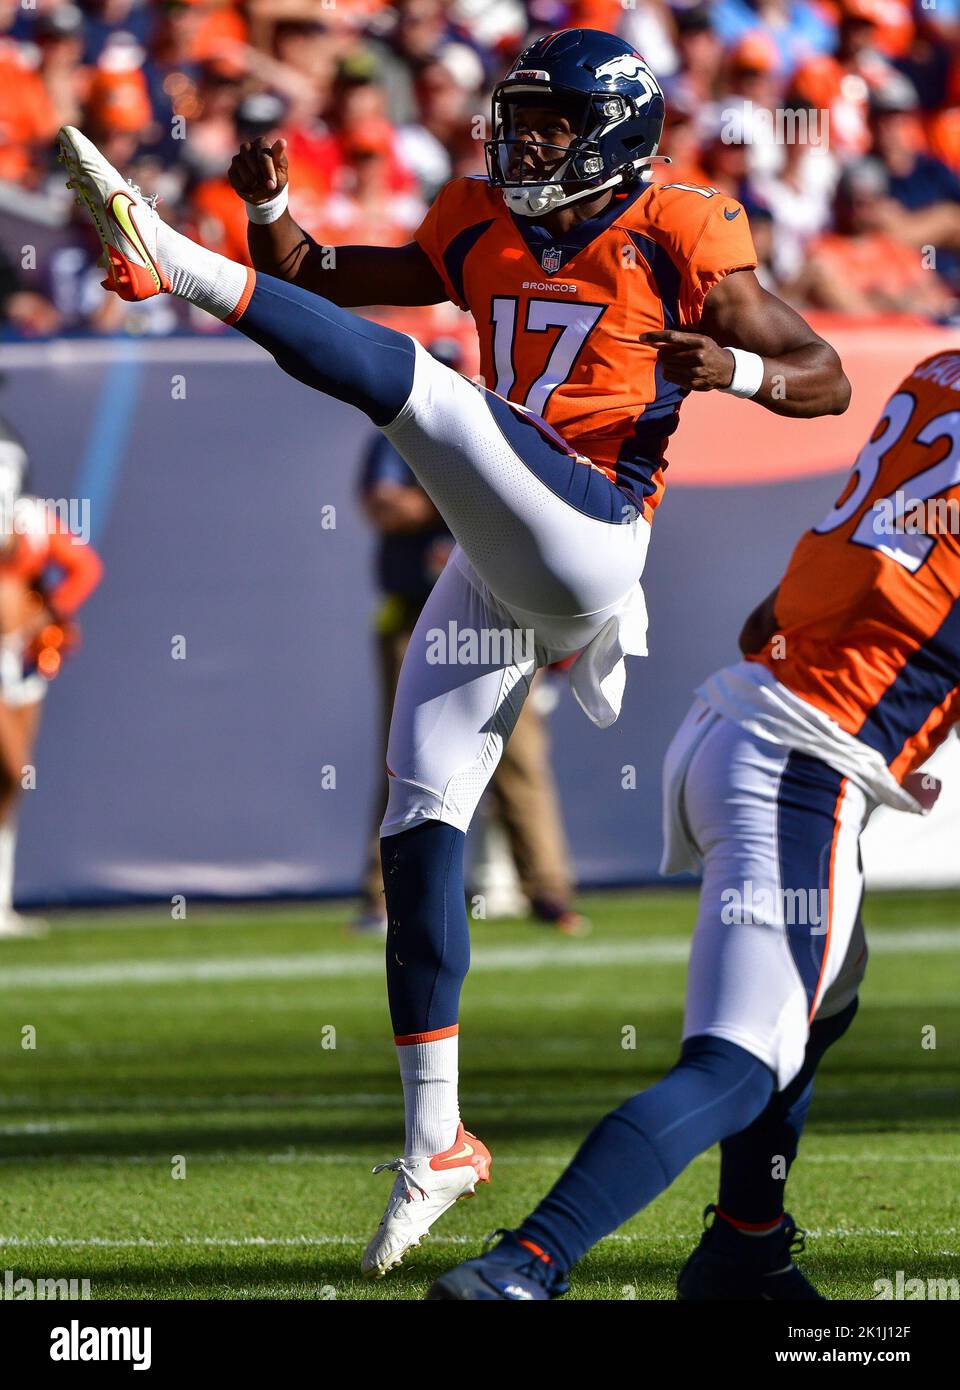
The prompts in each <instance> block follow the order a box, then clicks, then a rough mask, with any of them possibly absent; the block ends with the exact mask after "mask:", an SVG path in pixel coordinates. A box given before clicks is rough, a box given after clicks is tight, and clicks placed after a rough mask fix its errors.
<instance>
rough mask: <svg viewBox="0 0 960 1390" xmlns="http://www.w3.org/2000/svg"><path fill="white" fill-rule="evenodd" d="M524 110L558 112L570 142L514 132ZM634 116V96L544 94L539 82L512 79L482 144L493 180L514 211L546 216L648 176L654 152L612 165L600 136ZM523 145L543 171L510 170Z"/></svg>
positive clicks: (497, 95)
mask: <svg viewBox="0 0 960 1390" xmlns="http://www.w3.org/2000/svg"><path fill="white" fill-rule="evenodd" d="M521 109H526V110H530V109H535V110H556V111H557V112H558V113H560V114H562V115H564V116H565V117H566V118H567V120H568V121H569V122H570V125H571V127H572V129H573V131H574V135H573V138H572V139H571V140H570V143H569V144H568V145H556V144H551V143H549V142H547V141H542V140H541V141H536V140H532V139H530V137H529V136H518V135H515V134H513V131H514V130H515V129H516V125H517V121H516V114H517V111H518V110H521ZM634 114H636V108H635V104H634V102H633V101H632V99H631V98H630V97H627V96H623V95H619V94H616V93H594V94H592V95H590V96H587V97H585V96H584V95H583V94H582V93H579V92H572V91H570V92H568V91H552V92H545V91H544V90H543V88H542V87H539V86H532V85H531V86H527V85H521V84H513V83H511V84H510V86H509V87H507V86H506V84H504V85H502V86H500V87H498V88H497V89H496V91H495V92H494V97H493V123H494V138H493V139H492V140H488V141H487V142H486V144H485V145H484V152H485V154H486V159H487V174H488V177H489V179H490V182H491V183H492V184H494V185H495V186H496V187H498V188H501V189H503V196H504V201H505V202H506V204H507V206H508V207H509V208H510V209H511V211H512V212H515V213H517V214H519V215H520V216H524V217H542V216H544V215H545V214H546V213H548V212H552V211H554V209H556V208H561V207H565V206H567V205H568V204H569V203H573V202H577V201H579V200H580V199H582V198H589V197H591V196H596V194H598V193H602V192H603V191H604V190H605V189H608V188H613V187H615V186H617V185H619V184H627V183H633V182H634V181H636V180H637V179H645V178H646V179H649V177H650V174H649V165H650V164H652V163H653V158H654V156H653V155H652V154H647V155H645V156H642V157H639V158H636V159H633V160H631V159H629V158H628V159H627V160H625V161H624V162H623V163H621V164H620V165H619V166H618V167H617V168H615V169H613V168H609V167H608V166H607V161H606V160H605V159H604V156H603V153H602V151H601V146H600V139H601V136H606V135H607V134H609V133H610V132H612V131H614V130H615V129H616V127H617V126H618V125H620V124H622V123H623V122H625V121H627V120H629V119H630V117H631V116H633V115H634ZM521 147H526V148H527V149H528V150H529V151H532V153H533V156H534V159H535V161H536V162H538V163H539V164H540V165H542V166H544V167H543V168H542V169H536V170H534V171H530V172H525V171H524V170H523V168H522V167H521V168H519V169H512V168H511V166H512V165H513V164H514V162H515V160H516V156H517V153H518V152H520V151H521Z"/></svg>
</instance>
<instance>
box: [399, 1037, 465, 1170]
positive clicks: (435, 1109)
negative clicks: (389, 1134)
mask: <svg viewBox="0 0 960 1390" xmlns="http://www.w3.org/2000/svg"><path fill="white" fill-rule="evenodd" d="M458 1043H459V1038H458V1037H457V1035H456V1033H454V1034H453V1036H452V1037H449V1038H437V1039H435V1040H434V1041H432V1042H417V1043H398V1044H397V1060H398V1061H399V1063H400V1080H401V1081H402V1082H403V1108H404V1114H405V1116H406V1140H405V1144H406V1147H405V1149H404V1156H405V1157H407V1158H422V1157H425V1156H432V1155H433V1154H439V1153H444V1152H445V1151H446V1150H447V1149H449V1148H450V1146H451V1144H452V1143H453V1141H454V1139H456V1137H457V1126H458V1125H459V1124H460V1103H459V1100H458V1097H457V1081H458Z"/></svg>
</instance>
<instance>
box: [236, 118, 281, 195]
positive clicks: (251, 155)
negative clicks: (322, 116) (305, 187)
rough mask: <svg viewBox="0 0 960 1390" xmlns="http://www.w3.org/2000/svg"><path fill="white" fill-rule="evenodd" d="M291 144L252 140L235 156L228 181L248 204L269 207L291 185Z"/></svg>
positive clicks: (258, 139) (277, 141)
mask: <svg viewBox="0 0 960 1390" xmlns="http://www.w3.org/2000/svg"><path fill="white" fill-rule="evenodd" d="M288 174H289V170H288V169H287V142H286V140H274V142H273V144H272V145H271V144H269V143H268V142H267V141H266V140H265V139H264V138H263V136H262V135H261V136H259V137H258V138H257V139H256V140H248V141H246V143H245V144H243V145H241V146H240V148H239V150H238V151H237V153H236V154H235V155H234V156H233V160H232V161H231V164H230V168H229V170H228V171H227V177H228V178H229V180H230V185H231V187H232V188H233V191H234V192H235V193H239V194H240V197H241V198H243V200H244V202H247V203H268V202H269V201H270V199H271V198H275V197H276V196H277V194H278V193H279V192H280V190H281V189H282V188H285V187H286V185H287V178H288Z"/></svg>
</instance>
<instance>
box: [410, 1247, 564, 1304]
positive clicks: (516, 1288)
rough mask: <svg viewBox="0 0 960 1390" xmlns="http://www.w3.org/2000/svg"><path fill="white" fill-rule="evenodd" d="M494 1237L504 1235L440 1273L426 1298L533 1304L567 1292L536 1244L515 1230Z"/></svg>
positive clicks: (555, 1270) (559, 1274)
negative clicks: (497, 1240) (494, 1243)
mask: <svg viewBox="0 0 960 1390" xmlns="http://www.w3.org/2000/svg"><path fill="white" fill-rule="evenodd" d="M494 1235H498V1236H503V1239H502V1240H501V1242H500V1244H499V1245H495V1246H494V1247H493V1248H492V1249H490V1250H485V1251H484V1252H483V1254H482V1255H478V1256H477V1258H476V1259H475V1260H466V1261H465V1262H464V1263H463V1264H461V1265H457V1266H456V1267H455V1268H454V1269H449V1270H447V1272H446V1274H441V1275H440V1277H439V1279H435V1280H434V1281H433V1283H432V1284H431V1285H430V1288H429V1290H428V1291H427V1298H428V1299H430V1300H434V1301H437V1300H443V1299H446V1300H448V1301H451V1302H454V1301H459V1302H462V1303H466V1302H472V1301H474V1300H478V1299H487V1300H499V1301H500V1302H505V1303H533V1302H545V1301H546V1300H548V1299H551V1298H559V1297H560V1295H561V1294H563V1293H566V1291H567V1281H566V1280H565V1279H564V1277H563V1275H562V1273H561V1271H560V1270H559V1268H558V1267H557V1265H556V1264H555V1263H554V1261H553V1260H551V1258H550V1256H549V1255H548V1254H547V1253H546V1252H545V1251H544V1250H541V1249H540V1247H539V1245H535V1244H534V1243H533V1241H531V1240H523V1239H522V1238H520V1237H518V1236H517V1235H516V1233H515V1232H514V1231H495V1232H494ZM491 1239H492V1237H491Z"/></svg>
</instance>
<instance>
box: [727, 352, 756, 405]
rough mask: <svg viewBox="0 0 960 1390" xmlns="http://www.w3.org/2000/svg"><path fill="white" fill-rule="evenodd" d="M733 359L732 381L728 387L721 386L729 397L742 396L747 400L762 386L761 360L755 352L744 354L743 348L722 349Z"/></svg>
mask: <svg viewBox="0 0 960 1390" xmlns="http://www.w3.org/2000/svg"><path fill="white" fill-rule="evenodd" d="M724 351H725V352H729V354H730V356H731V357H732V358H733V380H732V381H731V382H730V385H729V386H721V387H720V390H721V391H726V392H727V393H728V395H731V396H742V397H743V398H744V400H749V399H750V397H751V396H755V395H756V394H757V392H758V391H759V390H760V387H761V386H762V385H763V358H762V357H761V356H760V354H759V353H756V352H745V351H744V349H743V348H732V347H728V348H725V349H724Z"/></svg>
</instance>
